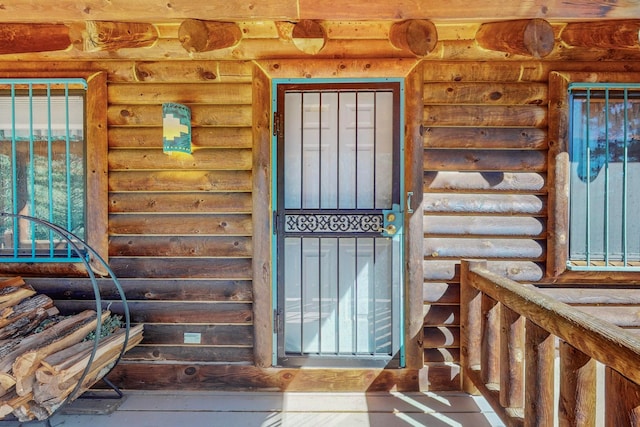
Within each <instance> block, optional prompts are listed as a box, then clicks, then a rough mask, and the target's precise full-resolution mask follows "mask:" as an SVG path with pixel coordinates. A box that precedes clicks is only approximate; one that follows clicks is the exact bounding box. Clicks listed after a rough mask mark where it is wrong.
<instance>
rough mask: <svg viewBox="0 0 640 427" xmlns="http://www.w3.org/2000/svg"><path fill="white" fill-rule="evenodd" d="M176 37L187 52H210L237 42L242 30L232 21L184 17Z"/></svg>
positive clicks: (240, 37)
mask: <svg viewBox="0 0 640 427" xmlns="http://www.w3.org/2000/svg"><path fill="white" fill-rule="evenodd" d="M178 39H179V40H180V43H181V44H182V47H183V48H185V49H186V50H187V52H190V53H192V52H210V51H212V50H218V49H225V48H227V47H232V46H235V45H236V44H238V43H239V42H240V40H241V39H242V30H240V27H239V26H238V24H236V23H233V22H216V21H200V20H198V19H185V20H184V21H182V24H180V28H179V30H178Z"/></svg>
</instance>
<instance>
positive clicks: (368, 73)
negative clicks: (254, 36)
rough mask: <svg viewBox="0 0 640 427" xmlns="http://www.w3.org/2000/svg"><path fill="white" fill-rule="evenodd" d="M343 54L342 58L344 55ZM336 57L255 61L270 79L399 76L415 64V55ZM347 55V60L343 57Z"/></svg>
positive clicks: (416, 61)
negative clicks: (403, 56) (405, 56)
mask: <svg viewBox="0 0 640 427" xmlns="http://www.w3.org/2000/svg"><path fill="white" fill-rule="evenodd" d="M343 57H344V58H343ZM339 58H342V59H335V58H327V59H323V60H322V61H300V60H298V59H278V60H273V59H263V60H260V61H256V64H257V65H258V66H259V67H260V69H261V70H263V72H264V73H266V74H267V75H268V76H269V77H271V78H296V77H297V78H340V77H357V78H367V77H372V78H373V77H377V78H380V77H402V76H406V75H407V74H408V73H410V72H411V70H412V69H414V67H415V66H416V65H417V64H418V60H417V59H416V58H395V59H393V58H385V59H380V56H379V57H378V58H377V59H375V60H373V59H370V58H364V59H362V58H350V57H346V56H345V55H344V54H341V55H340V56H339ZM346 58H349V59H346Z"/></svg>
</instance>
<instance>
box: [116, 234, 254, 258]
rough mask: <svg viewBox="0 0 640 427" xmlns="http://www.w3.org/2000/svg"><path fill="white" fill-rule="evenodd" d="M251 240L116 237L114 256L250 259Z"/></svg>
mask: <svg viewBox="0 0 640 427" xmlns="http://www.w3.org/2000/svg"><path fill="white" fill-rule="evenodd" d="M251 253H252V245H251V238H250V237H240V236H178V235H174V236H171V237H165V236H112V237H111V239H110V245H109V255H110V256H119V257H123V256H134V257H137V256H149V257H151V256H160V257H184V256H196V257H249V256H251Z"/></svg>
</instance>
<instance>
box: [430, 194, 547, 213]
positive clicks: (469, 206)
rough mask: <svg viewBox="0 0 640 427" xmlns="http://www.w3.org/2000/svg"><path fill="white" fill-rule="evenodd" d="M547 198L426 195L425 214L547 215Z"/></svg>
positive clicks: (526, 195) (507, 195) (487, 195)
mask: <svg viewBox="0 0 640 427" xmlns="http://www.w3.org/2000/svg"><path fill="white" fill-rule="evenodd" d="M546 208H547V201H546V198H545V197H540V196H535V195H528V194H524V195H520V194H486V195H484V196H483V197H482V198H478V196H477V195H474V194H454V193H441V194H438V193H427V194H425V195H424V211H425V214H427V215H430V214H435V213H439V214H442V213H444V214H446V215H457V214H479V215H483V214H509V215H531V216H539V215H545V214H546Z"/></svg>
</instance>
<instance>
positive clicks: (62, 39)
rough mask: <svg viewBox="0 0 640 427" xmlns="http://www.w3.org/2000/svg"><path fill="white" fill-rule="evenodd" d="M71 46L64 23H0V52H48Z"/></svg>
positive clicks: (67, 28) (67, 29)
mask: <svg viewBox="0 0 640 427" xmlns="http://www.w3.org/2000/svg"><path fill="white" fill-rule="evenodd" d="M69 46H71V38H70V37H69V27H67V26H66V25H64V24H2V25H0V54H7V53H27V52H50V51H55V50H65V49H67V48H68V47H69Z"/></svg>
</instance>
